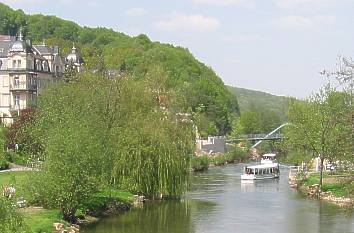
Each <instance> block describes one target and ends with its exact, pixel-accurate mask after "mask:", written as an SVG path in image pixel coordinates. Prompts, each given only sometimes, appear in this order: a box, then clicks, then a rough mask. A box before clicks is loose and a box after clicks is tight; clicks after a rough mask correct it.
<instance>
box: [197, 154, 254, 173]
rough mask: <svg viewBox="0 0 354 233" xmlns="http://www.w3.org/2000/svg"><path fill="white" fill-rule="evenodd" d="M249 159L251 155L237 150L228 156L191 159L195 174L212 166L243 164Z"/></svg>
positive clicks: (206, 156)
mask: <svg viewBox="0 0 354 233" xmlns="http://www.w3.org/2000/svg"><path fill="white" fill-rule="evenodd" d="M249 159H250V155H249V154H248V153H247V151H246V150H243V149H236V150H233V151H231V152H228V153H226V154H213V155H200V156H193V157H192V158H191V170H192V171H194V172H198V171H205V170H208V168H209V167H210V166H223V165H226V164H232V163H241V162H244V161H246V160H249Z"/></svg>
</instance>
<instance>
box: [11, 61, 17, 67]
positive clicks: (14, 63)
mask: <svg viewBox="0 0 354 233" xmlns="http://www.w3.org/2000/svg"><path fill="white" fill-rule="evenodd" d="M12 68H16V60H12Z"/></svg>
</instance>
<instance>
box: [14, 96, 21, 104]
mask: <svg viewBox="0 0 354 233" xmlns="http://www.w3.org/2000/svg"><path fill="white" fill-rule="evenodd" d="M15 106H16V107H20V96H19V95H15Z"/></svg>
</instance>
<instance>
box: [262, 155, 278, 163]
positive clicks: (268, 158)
mask: <svg viewBox="0 0 354 233" xmlns="http://www.w3.org/2000/svg"><path fill="white" fill-rule="evenodd" d="M275 157H276V154H264V155H262V158H261V164H271V163H276V162H277V160H276V158H275Z"/></svg>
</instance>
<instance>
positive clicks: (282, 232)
mask: <svg viewBox="0 0 354 233" xmlns="http://www.w3.org/2000/svg"><path fill="white" fill-rule="evenodd" d="M243 166H244V165H243V164H237V165H228V166H225V167H214V168H209V170H208V171H207V172H203V173H196V174H193V176H192V177H191V187H190V190H189V191H188V192H187V194H186V195H185V196H184V197H183V198H182V199H181V200H179V201H157V202H147V203H145V204H144V207H143V208H142V209H134V210H132V211H129V212H127V213H124V214H122V215H120V216H113V217H109V218H106V219H103V220H102V221H100V222H99V223H97V224H95V225H92V226H90V227H89V228H87V229H83V232H84V233H118V232H124V233H231V232H240V233H243V232H245V233H248V232H249V233H278V232H279V233H354V213H353V211H348V210H344V209H340V208H338V207H336V206H334V205H332V204H329V203H327V202H323V201H319V200H314V199H309V198H306V197H304V196H302V195H301V194H299V193H298V192H297V191H296V190H294V189H292V188H290V187H289V184H288V177H287V175H288V170H287V169H286V168H282V169H281V175H280V179H277V180H261V181H256V182H251V183H243V182H241V180H240V175H241V172H242V167H243Z"/></svg>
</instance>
